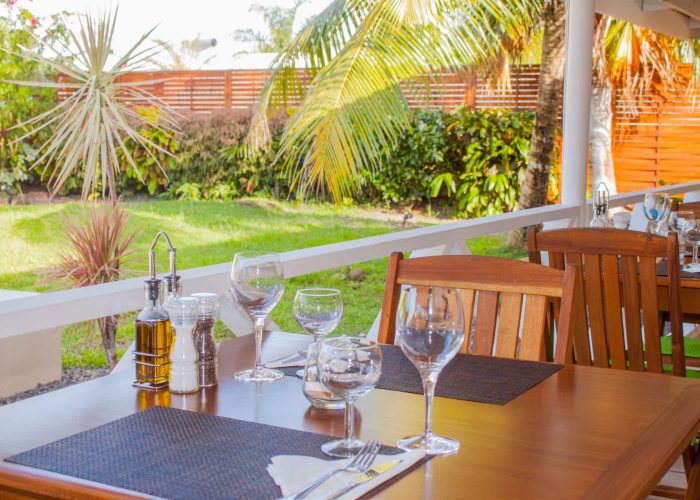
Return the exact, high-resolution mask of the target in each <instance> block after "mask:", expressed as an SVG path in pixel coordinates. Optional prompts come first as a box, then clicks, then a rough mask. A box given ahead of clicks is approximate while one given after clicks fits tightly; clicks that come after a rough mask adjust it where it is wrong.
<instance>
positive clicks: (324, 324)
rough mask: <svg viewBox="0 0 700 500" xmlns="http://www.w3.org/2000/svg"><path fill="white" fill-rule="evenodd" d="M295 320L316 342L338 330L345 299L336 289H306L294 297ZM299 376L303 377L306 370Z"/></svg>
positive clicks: (300, 372)
mask: <svg viewBox="0 0 700 500" xmlns="http://www.w3.org/2000/svg"><path fill="white" fill-rule="evenodd" d="M293 309H294V319H295V320H297V323H299V326H300V327H302V328H303V329H304V331H305V332H306V333H309V334H311V335H313V337H314V342H320V341H321V340H323V338H324V337H325V336H326V335H328V334H329V333H331V332H332V331H333V330H335V329H336V328H338V325H339V324H340V320H341V319H342V317H343V298H342V297H341V295H340V290H336V289H334V288H306V289H303V290H299V291H298V292H297V293H296V295H295V296H294V307H293ZM297 376H299V377H303V376H304V370H299V371H298V372H297Z"/></svg>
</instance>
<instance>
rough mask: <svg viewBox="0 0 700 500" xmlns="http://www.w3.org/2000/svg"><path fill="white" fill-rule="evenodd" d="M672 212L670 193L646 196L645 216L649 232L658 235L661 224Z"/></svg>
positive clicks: (648, 194)
mask: <svg viewBox="0 0 700 500" xmlns="http://www.w3.org/2000/svg"><path fill="white" fill-rule="evenodd" d="M670 210H671V199H670V197H669V195H668V193H647V194H645V195H644V215H645V216H646V218H647V220H648V221H649V224H648V225H647V231H648V232H650V233H651V234H657V233H658V232H659V227H660V226H661V223H662V222H663V221H665V220H666V217H668V213H669V211H670Z"/></svg>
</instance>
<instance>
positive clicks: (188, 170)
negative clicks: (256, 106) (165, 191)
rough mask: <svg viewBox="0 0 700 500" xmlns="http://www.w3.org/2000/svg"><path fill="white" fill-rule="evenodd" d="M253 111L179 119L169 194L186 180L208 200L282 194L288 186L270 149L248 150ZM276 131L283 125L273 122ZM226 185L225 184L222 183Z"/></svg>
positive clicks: (170, 172) (222, 111)
mask: <svg viewBox="0 0 700 500" xmlns="http://www.w3.org/2000/svg"><path fill="white" fill-rule="evenodd" d="M249 123H250V113H247V112H240V111H230V110H221V111H218V112H214V113H211V114H209V115H194V114H192V115H188V116H187V117H186V119H185V120H184V121H183V122H182V123H181V125H182V132H181V134H179V137H178V142H179V146H180V152H179V154H178V158H177V162H176V164H175V165H173V166H172V168H171V169H170V170H169V172H168V175H169V177H170V186H171V187H170V189H169V191H170V192H175V191H176V190H177V188H178V187H179V186H181V185H183V184H186V183H198V184H200V186H201V188H202V192H203V193H206V195H207V198H210V199H224V200H225V199H231V198H233V197H236V196H241V195H251V194H256V193H259V194H264V195H267V196H271V195H273V194H276V193H279V192H280V191H282V192H284V191H285V190H286V188H287V184H286V183H285V181H284V178H283V177H282V176H281V175H280V173H279V172H278V171H277V170H276V169H275V168H274V167H273V165H272V163H273V159H274V150H275V148H274V146H275V145H276V143H274V144H273V147H272V148H271V150H270V151H265V152H259V153H255V154H254V155H251V156H247V155H245V154H244V152H245V151H244V148H243V144H244V140H245V136H246V134H247V133H248V125H249ZM273 125H274V130H276V131H279V130H280V129H281V122H275V123H274V124H273ZM223 186H227V187H223Z"/></svg>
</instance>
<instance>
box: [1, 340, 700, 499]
mask: <svg viewBox="0 0 700 500" xmlns="http://www.w3.org/2000/svg"><path fill="white" fill-rule="evenodd" d="M308 342H309V340H308V337H306V336H303V335H295V334H288V333H279V332H274V333H266V334H265V338H264V341H263V358H264V360H267V361H270V360H273V359H277V358H279V357H282V356H284V355H287V354H290V353H293V352H296V350H298V349H300V348H302V347H304V346H305V345H306V344H308ZM254 350H255V348H254V342H253V336H252V335H247V336H243V337H239V338H236V339H231V340H227V341H225V342H223V343H222V344H221V346H220V353H219V355H220V383H219V385H218V387H214V388H209V389H206V390H202V391H200V392H199V393H197V394H192V395H175V394H171V393H170V392H169V391H167V390H163V391H159V392H148V391H144V390H139V389H136V388H134V387H132V386H131V382H132V378H133V373H131V370H126V371H122V372H119V373H114V374H112V375H108V376H105V377H101V378H98V379H94V380H91V381H89V382H84V383H80V384H77V385H74V386H71V387H67V388H65V389H61V390H57V391H54V392H51V393H47V394H43V395H40V396H36V397H33V398H30V399H27V400H24V401H20V402H17V403H13V404H9V405H6V406H2V407H0V458H6V457H9V456H11V455H13V454H16V453H18V452H22V451H25V450H28V449H32V448H34V447H37V446H41V445H44V444H47V443H50V442H53V441H55V440H58V439H61V438H64V437H66V436H69V435H72V434H75V433H79V432H81V431H85V430H87V429H91V428H94V427H96V426H99V425H101V424H105V423H108V422H111V421H113V420H116V419H119V418H121V417H125V416H128V415H131V414H133V413H136V412H139V411H141V410H145V409H147V408H151V407H153V406H158V405H160V406H171V407H175V408H180V409H185V410H189V411H195V412H204V413H208V414H212V415H220V416H223V417H230V418H236V419H239V420H246V421H254V422H260V423H265V424H270V425H274V426H280V427H286V428H292V429H299V430H305V431H311V432H316V433H323V434H327V435H332V436H339V435H341V434H342V432H343V415H342V411H327V410H319V409H316V408H314V407H313V406H311V405H310V404H309V403H308V402H307V401H306V399H305V398H304V396H303V394H302V392H301V381H300V380H299V379H297V378H296V377H285V378H284V379H282V380H281V381H278V382H273V383H268V384H252V383H246V382H240V381H236V380H234V379H233V376H232V374H233V372H234V371H235V370H237V369H240V368H242V367H248V366H250V365H251V364H252V362H253V359H254ZM357 409H358V411H357V417H356V418H357V423H356V428H357V432H358V434H359V436H360V437H361V438H362V439H379V440H381V441H382V442H383V443H386V444H390V445H391V444H394V443H395V442H396V440H397V439H399V438H401V437H404V436H406V435H411V434H416V433H419V432H420V431H421V430H422V428H423V422H424V413H423V411H424V410H423V409H424V403H423V397H422V396H421V395H419V394H409V393H403V392H393V391H386V390H379V389H376V390H374V391H372V392H370V393H369V394H367V395H366V396H364V397H363V398H362V399H360V400H359V402H358V403H357ZM698 429H700V381H698V380H690V379H684V378H679V377H672V376H665V375H656V374H650V373H636V372H631V371H626V370H613V369H601V368H593V367H582V366H565V367H564V368H563V369H561V370H560V371H558V372H557V373H556V374H554V375H552V376H550V377H549V378H547V379H545V380H544V381H543V382H541V383H539V384H538V385H536V386H535V387H533V388H531V389H530V390H528V391H526V392H525V393H523V394H521V395H520V396H518V397H517V398H515V399H514V400H512V401H510V402H509V403H506V404H505V405H495V404H483V403H475V402H469V401H462V400H456V399H446V398H439V397H438V398H436V399H435V403H434V431H435V432H437V433H440V434H444V435H447V436H450V437H452V438H456V439H458V440H459V441H460V443H461V448H460V449H459V452H458V453H457V454H455V455H452V456H446V457H436V458H433V459H432V460H430V461H428V462H427V463H425V464H423V465H421V466H419V467H418V468H417V469H416V470H414V471H412V472H410V473H408V474H407V475H406V476H405V477H403V478H402V479H401V480H399V481H398V482H396V483H395V484H393V485H391V486H389V487H388V488H387V489H384V490H382V491H381V492H380V493H379V494H378V497H379V498H401V499H407V498H456V497H462V498H467V497H471V498H508V499H511V498H558V499H562V498H591V499H593V498H595V499H603V498H626V499H627V498H643V497H645V496H646V495H647V494H648V492H649V491H650V490H651V489H652V488H653V487H654V485H655V484H656V482H657V481H658V480H659V479H660V478H661V477H662V476H663V475H664V473H665V472H666V470H667V469H668V468H669V466H670V465H671V464H672V463H673V462H674V461H675V460H676V459H677V457H678V456H679V455H680V453H681V451H682V450H683V448H684V447H685V446H686V445H687V444H688V443H689V442H690V439H691V437H692V436H694V435H695V434H696V432H697V431H698ZM260 439H265V436H260ZM260 473H261V474H265V473H266V472H265V471H260ZM37 496H49V497H62V498H71V497H81V498H127V497H140V496H143V495H140V494H139V493H137V492H131V491H125V490H120V489H118V488H114V487H110V486H106V485H103V484H100V483H95V482H89V481H85V480H81V479H78V478H74V477H69V476H64V475H60V474H56V473H52V472H47V471H43V470H40V469H34V468H30V467H25V466H20V465H15V464H12V463H9V462H6V461H2V460H0V498H17V497H19V498H21V497H37Z"/></svg>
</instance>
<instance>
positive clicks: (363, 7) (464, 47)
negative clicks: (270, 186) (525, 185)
mask: <svg viewBox="0 0 700 500" xmlns="http://www.w3.org/2000/svg"><path fill="white" fill-rule="evenodd" d="M538 4H539V3H538V2H537V1H535V2H532V1H527V0H481V1H476V0H474V1H469V2H465V1H459V0H438V1H432V2H431V1H427V0H374V1H369V0H367V1H361V0H357V1H354V2H351V1H348V2H341V1H336V2H334V3H333V4H331V6H329V8H328V9H327V11H326V15H325V16H324V17H322V18H321V21H319V23H320V24H319V25H318V26H316V27H314V25H312V26H309V27H307V29H306V31H303V32H302V33H300V35H299V36H298V37H297V38H296V39H295V41H294V42H293V43H292V46H291V47H290V50H289V51H288V52H287V53H285V54H282V55H281V56H280V59H279V60H278V61H277V62H276V66H273V72H272V75H271V76H270V79H269V80H268V82H267V83H266V86H265V88H263V90H262V92H261V94H260V100H259V102H258V107H257V109H256V113H255V116H254V119H253V124H252V127H251V132H250V134H249V145H251V146H253V147H256V146H260V144H261V143H263V142H264V139H265V138H266V135H265V130H266V124H265V120H266V117H267V113H268V112H270V110H271V109H273V108H274V105H273V104H272V103H273V102H274V100H275V99H276V98H279V97H280V94H279V93H277V94H276V93H275V90H276V89H279V88H281V87H283V86H284V85H285V84H286V83H288V82H289V79H290V78H294V77H295V76H292V75H291V74H290V70H291V69H293V61H294V60H296V58H298V57H300V56H301V55H303V56H305V57H307V58H308V60H310V61H311V63H312V65H313V64H319V63H320V64H321V66H320V67H318V69H317V72H316V74H315V76H314V77H313V79H312V81H311V85H310V89H309V90H308V91H307V94H306V95H305V96H304V100H303V102H302V104H301V106H300V108H299V109H298V110H297V112H296V113H294V114H293V115H292V117H291V118H290V119H289V121H288V123H287V126H286V128H285V132H284V134H283V136H282V139H281V144H280V150H279V154H278V156H277V161H280V162H283V164H284V166H285V168H286V171H287V172H288V174H289V175H290V176H291V177H292V178H293V181H294V182H293V185H296V186H298V187H299V188H300V190H301V192H302V194H303V193H304V192H305V191H306V190H307V189H309V188H316V189H325V188H327V189H328V191H329V193H330V195H331V196H332V197H333V199H334V200H335V201H340V200H341V199H342V198H343V197H344V196H347V195H349V194H351V193H352V192H353V191H354V190H355V189H356V188H357V186H358V182H359V175H358V174H359V172H360V171H361V170H363V169H372V168H375V167H376V166H377V165H378V164H379V162H380V160H381V158H382V155H384V154H386V151H387V150H388V146H390V145H391V144H393V142H394V141H395V139H396V137H397V136H398V134H399V133H400V132H401V130H403V128H404V127H405V126H406V124H407V117H408V105H407V101H406V98H405V96H404V94H403V92H402V90H401V83H402V82H405V81H407V80H411V79H415V78H421V77H423V78H425V77H426V76H428V77H429V76H430V75H434V74H436V73H438V72H440V71H443V70H445V69H451V68H455V67H457V68H460V67H463V66H465V65H477V64H480V63H483V62H484V61H487V60H489V59H491V58H493V57H494V56H495V54H497V53H498V52H499V51H500V50H501V46H502V42H503V39H504V36H508V37H512V38H517V37H520V36H523V34H524V33H526V32H527V29H529V28H528V27H527V26H526V25H527V24H528V23H530V24H533V23H536V21H537V6H538ZM513 9H515V10H516V11H517V12H515V13H513ZM518 9H519V10H518ZM315 30H316V31H315ZM327 31H330V32H331V33H333V34H334V35H335V36H331V37H329V39H328V40H323V41H319V40H317V39H315V38H314V35H315V34H318V33H324V32H327ZM314 69H315V68H314ZM282 97H284V94H282Z"/></svg>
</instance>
